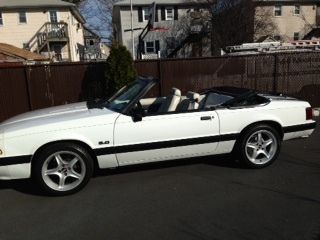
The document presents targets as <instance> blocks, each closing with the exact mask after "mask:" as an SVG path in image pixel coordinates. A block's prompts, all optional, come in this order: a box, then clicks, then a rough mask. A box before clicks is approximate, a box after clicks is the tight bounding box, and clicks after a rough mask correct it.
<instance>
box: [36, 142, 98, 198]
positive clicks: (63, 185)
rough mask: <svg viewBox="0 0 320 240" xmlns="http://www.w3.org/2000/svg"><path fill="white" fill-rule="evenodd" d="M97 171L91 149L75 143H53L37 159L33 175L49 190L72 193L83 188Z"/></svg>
mask: <svg viewBox="0 0 320 240" xmlns="http://www.w3.org/2000/svg"><path fill="white" fill-rule="evenodd" d="M92 173H93V160H92V157H91V156H90V154H89V153H88V152H87V150H86V149H85V148H83V147H81V146H79V145H76V144H73V143H56V144H53V145H49V146H48V147H46V148H45V149H44V150H43V151H41V152H40V154H39V155H38V156H36V159H35V160H34V167H33V177H34V179H35V180H36V181H37V183H38V184H39V186H40V187H41V188H42V189H43V190H44V191H45V192H47V193H49V194H51V195H56V196H62V195H68V194H72V193H75V192H77V191H79V190H80V189H82V188H83V187H84V186H85V185H86V184H87V183H88V181H89V179H90V177H91V176H92Z"/></svg>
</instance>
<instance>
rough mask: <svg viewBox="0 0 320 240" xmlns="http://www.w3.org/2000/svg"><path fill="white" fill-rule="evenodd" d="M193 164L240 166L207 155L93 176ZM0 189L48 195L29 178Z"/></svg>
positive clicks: (0, 185) (225, 158) (223, 157)
mask: <svg viewBox="0 0 320 240" xmlns="http://www.w3.org/2000/svg"><path fill="white" fill-rule="evenodd" d="M195 164H207V165H211V166H217V167H221V168H242V165H241V164H239V163H238V162H237V161H235V160H234V158H233V157H232V156H230V155H218V156H207V157H198V158H190V159H180V160H170V161H165V162H156V163H145V164H139V165H131V166H125V167H120V168H115V169H106V170H97V171H96V172H95V174H94V177H103V176H112V175H118V174H126V173H130V172H140V171H148V170H155V169H163V168H173V167H179V166H188V165H195ZM1 190H15V191H17V192H20V193H24V194H28V195H35V196H48V195H47V194H45V193H43V192H41V191H40V189H39V188H38V187H37V186H36V184H35V183H34V182H33V181H32V180H31V179H22V180H0V191H1Z"/></svg>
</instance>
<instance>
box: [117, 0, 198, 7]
mask: <svg viewBox="0 0 320 240" xmlns="http://www.w3.org/2000/svg"><path fill="white" fill-rule="evenodd" d="M153 2H155V3H156V4H157V5H190V4H197V3H201V1H192V0H190V1H186V0H133V5H134V6H138V5H151V4H152V3H153ZM115 6H130V0H122V1H119V2H117V3H116V4H115Z"/></svg>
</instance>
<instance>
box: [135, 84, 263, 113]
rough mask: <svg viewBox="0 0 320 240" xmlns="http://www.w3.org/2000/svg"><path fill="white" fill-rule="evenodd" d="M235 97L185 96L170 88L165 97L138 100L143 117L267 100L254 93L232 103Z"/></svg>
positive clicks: (212, 92)
mask: <svg viewBox="0 0 320 240" xmlns="http://www.w3.org/2000/svg"><path fill="white" fill-rule="evenodd" d="M234 99H237V96H233V95H232V94H227V93H223V92H215V91H207V92H205V93H203V94H199V93H196V92H191V91H189V92H187V94H186V95H185V96H183V95H182V94H181V90H180V89H178V88H172V89H171V91H170V94H169V95H168V96H166V97H158V98H144V99H141V100H140V104H141V107H142V109H143V111H144V114H145V115H157V114H165V113H183V112H189V111H197V110H211V109H214V108H216V107H218V106H223V104H225V103H230V106H229V105H228V107H230V108H239V107H252V106H255V105H260V104H265V103H267V102H268V100H267V99H266V98H264V97H262V96H260V95H258V94H256V93H253V94H252V93H251V95H250V94H249V95H247V96H245V97H244V98H243V99H241V98H240V99H239V101H234V102H233V100H234Z"/></svg>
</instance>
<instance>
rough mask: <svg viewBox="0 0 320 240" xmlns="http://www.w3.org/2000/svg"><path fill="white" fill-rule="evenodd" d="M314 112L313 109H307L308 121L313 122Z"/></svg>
mask: <svg viewBox="0 0 320 240" xmlns="http://www.w3.org/2000/svg"><path fill="white" fill-rule="evenodd" d="M312 118H313V110H312V108H311V107H308V108H306V120H312Z"/></svg>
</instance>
